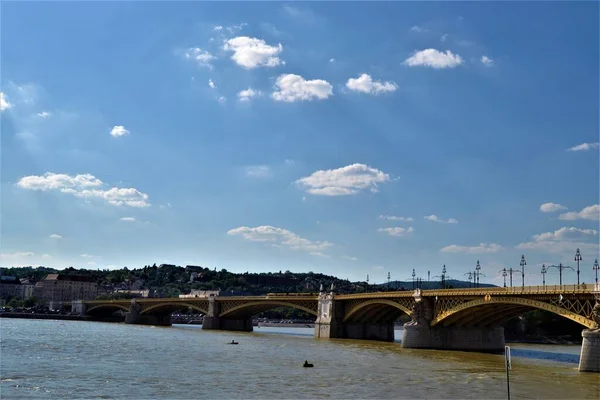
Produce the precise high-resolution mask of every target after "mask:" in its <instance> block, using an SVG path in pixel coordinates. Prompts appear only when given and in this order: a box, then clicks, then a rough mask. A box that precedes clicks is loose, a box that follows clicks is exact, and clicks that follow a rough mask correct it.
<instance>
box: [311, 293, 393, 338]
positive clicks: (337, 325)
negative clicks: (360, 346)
mask: <svg viewBox="0 0 600 400" xmlns="http://www.w3.org/2000/svg"><path fill="white" fill-rule="evenodd" d="M344 311H345V310H344V302H343V301H338V300H335V299H334V294H333V292H332V293H329V294H327V293H323V292H321V293H320V294H319V306H318V314H317V320H316V321H315V338H317V339H365V340H381V341H386V342H393V341H394V324H393V323H390V324H370V323H345V322H344Z"/></svg>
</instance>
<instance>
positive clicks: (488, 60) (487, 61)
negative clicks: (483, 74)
mask: <svg viewBox="0 0 600 400" xmlns="http://www.w3.org/2000/svg"><path fill="white" fill-rule="evenodd" d="M481 63H482V64H483V65H485V66H486V67H491V66H492V65H494V60H492V59H491V58H489V57H487V56H481Z"/></svg>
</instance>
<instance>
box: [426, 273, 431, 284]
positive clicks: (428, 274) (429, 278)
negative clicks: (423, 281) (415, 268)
mask: <svg viewBox="0 0 600 400" xmlns="http://www.w3.org/2000/svg"><path fill="white" fill-rule="evenodd" d="M430 280H431V271H427V282H429V281H430Z"/></svg>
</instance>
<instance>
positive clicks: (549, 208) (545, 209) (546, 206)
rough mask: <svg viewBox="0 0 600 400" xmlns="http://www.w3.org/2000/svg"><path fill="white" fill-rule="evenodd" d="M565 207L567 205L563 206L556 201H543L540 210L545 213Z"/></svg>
mask: <svg viewBox="0 0 600 400" xmlns="http://www.w3.org/2000/svg"><path fill="white" fill-rule="evenodd" d="M566 209H567V207H565V206H563V205H561V204H557V203H544V204H542V205H541V206H540V211H541V212H545V213H549V212H556V211H560V210H566Z"/></svg>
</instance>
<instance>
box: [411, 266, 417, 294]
mask: <svg viewBox="0 0 600 400" xmlns="http://www.w3.org/2000/svg"><path fill="white" fill-rule="evenodd" d="M416 275H417V274H416V273H415V269H414V268H413V272H412V282H413V290H415V276H416Z"/></svg>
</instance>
